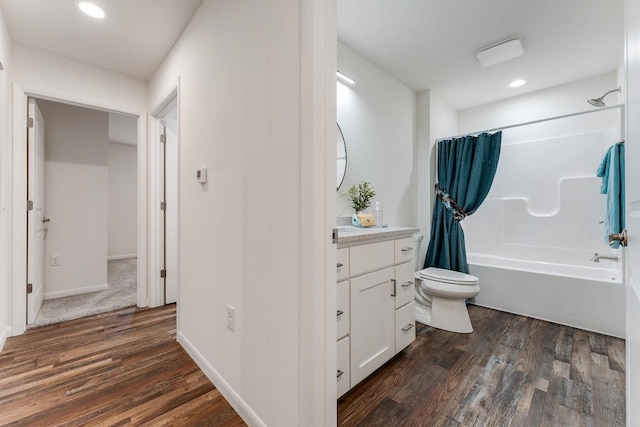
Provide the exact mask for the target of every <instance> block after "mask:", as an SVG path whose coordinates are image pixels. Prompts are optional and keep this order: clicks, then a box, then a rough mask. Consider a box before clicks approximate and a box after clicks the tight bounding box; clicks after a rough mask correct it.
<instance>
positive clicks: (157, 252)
mask: <svg viewBox="0 0 640 427" xmlns="http://www.w3.org/2000/svg"><path fill="white" fill-rule="evenodd" d="M149 127H150V131H151V135H150V139H151V145H150V149H151V156H150V168H149V173H150V176H151V177H152V179H151V180H150V183H149V190H150V194H151V201H150V207H151V209H150V212H149V221H150V227H151V229H152V230H153V231H152V233H151V236H150V247H151V251H152V252H151V253H152V256H151V262H152V265H151V271H153V272H156V271H157V272H159V273H160V272H162V273H161V274H158V275H157V276H156V277H154V278H153V280H151V281H150V285H149V304H150V305H151V306H152V307H155V306H158V305H162V304H171V303H174V302H177V300H178V287H179V285H178V282H179V271H178V269H179V261H178V239H179V238H178V214H179V208H178V205H179V195H178V174H179V173H178V164H179V161H178V155H179V154H178V151H179V150H178V145H179V140H178V116H177V103H176V100H174V101H172V102H169V103H168V105H167V106H166V107H165V108H163V109H162V111H161V113H160V114H158V115H157V116H150V117H149ZM156 274H157V273H156Z"/></svg>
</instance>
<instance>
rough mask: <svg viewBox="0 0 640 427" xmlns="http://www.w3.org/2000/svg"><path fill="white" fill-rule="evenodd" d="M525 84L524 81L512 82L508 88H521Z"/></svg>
mask: <svg viewBox="0 0 640 427" xmlns="http://www.w3.org/2000/svg"><path fill="white" fill-rule="evenodd" d="M525 83H527V81H526V80H514V81H512V82H511V83H509V87H520V86H523V85H524V84H525Z"/></svg>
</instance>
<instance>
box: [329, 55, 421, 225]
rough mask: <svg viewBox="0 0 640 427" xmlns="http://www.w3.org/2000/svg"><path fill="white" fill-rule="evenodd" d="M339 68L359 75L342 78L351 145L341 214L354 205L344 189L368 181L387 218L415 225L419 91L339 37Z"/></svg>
mask: <svg viewBox="0 0 640 427" xmlns="http://www.w3.org/2000/svg"><path fill="white" fill-rule="evenodd" d="M338 69H339V70H340V71H342V72H344V73H346V74H348V75H349V76H351V77H353V78H354V79H355V80H356V84H355V85H353V86H351V85H347V84H343V83H338V91H337V95H338V96H337V98H338V103H337V105H338V110H337V111H338V124H339V125H340V128H341V129H342V133H343V135H344V139H345V141H346V145H347V173H346V175H345V179H344V182H343V183H342V186H341V187H340V190H339V192H338V203H337V205H338V216H351V214H353V208H351V205H350V204H349V201H348V200H347V198H346V197H345V196H341V195H340V194H341V193H342V192H346V191H347V190H348V189H349V187H351V186H352V185H353V184H356V183H359V182H362V181H369V182H371V183H372V184H373V187H374V189H375V191H376V197H375V198H374V203H372V206H371V208H370V209H369V210H372V209H373V207H374V206H375V201H380V205H381V207H382V210H383V214H384V222H385V223H386V224H390V225H402V226H415V225H416V222H417V219H416V197H415V195H416V171H415V168H414V150H415V129H416V94H415V93H414V92H413V91H412V90H411V89H409V88H408V87H406V86H405V85H403V84H402V83H400V82H399V81H397V80H396V79H394V78H393V77H391V76H390V75H389V74H387V73H385V72H384V71H382V70H380V69H379V68H377V67H376V66H375V65H373V64H372V63H370V62H369V61H368V60H366V59H365V58H363V57H362V56H360V55H359V54H357V53H356V52H354V51H353V50H351V49H350V48H349V47H347V46H345V45H344V44H342V43H338Z"/></svg>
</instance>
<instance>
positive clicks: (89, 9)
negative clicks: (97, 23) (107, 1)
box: [77, 1, 107, 19]
mask: <svg viewBox="0 0 640 427" xmlns="http://www.w3.org/2000/svg"><path fill="white" fill-rule="evenodd" d="M77 4H78V8H79V9H80V10H81V11H82V12H83V13H84V14H85V15H89V16H90V17H92V18H96V19H104V18H106V17H107V12H105V10H104V9H103V8H101V7H100V6H98V5H97V4H95V3H92V2H90V1H79V2H78V3H77Z"/></svg>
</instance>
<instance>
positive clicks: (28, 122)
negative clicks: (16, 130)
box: [27, 117, 33, 128]
mask: <svg viewBox="0 0 640 427" xmlns="http://www.w3.org/2000/svg"><path fill="white" fill-rule="evenodd" d="M27 127H28V128H32V127H33V118H32V117H29V118H27Z"/></svg>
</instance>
